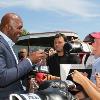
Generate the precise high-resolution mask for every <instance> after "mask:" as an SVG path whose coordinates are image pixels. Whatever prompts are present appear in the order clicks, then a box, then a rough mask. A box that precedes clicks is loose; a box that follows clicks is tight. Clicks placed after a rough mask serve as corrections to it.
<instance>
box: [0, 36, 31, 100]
mask: <svg viewBox="0 0 100 100" xmlns="http://www.w3.org/2000/svg"><path fill="white" fill-rule="evenodd" d="M31 70H32V65H31V64H30V62H29V61H28V59H24V60H23V61H21V62H20V63H19V64H17V63H16V60H15V57H14V55H13V53H12V51H11V49H10V47H9V45H8V43H7V42H6V41H5V40H4V38H3V37H2V36H0V100H5V98H8V96H9V94H11V93H14V92H18V91H23V89H22V85H21V83H20V78H21V77H22V76H23V75H25V74H27V73H28V72H30V71H31Z"/></svg>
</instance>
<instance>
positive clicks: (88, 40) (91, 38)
mask: <svg viewBox="0 0 100 100" xmlns="http://www.w3.org/2000/svg"><path fill="white" fill-rule="evenodd" d="M92 41H94V37H92V36H91V34H88V35H87V36H86V37H85V38H84V40H83V42H88V43H91V42H92Z"/></svg>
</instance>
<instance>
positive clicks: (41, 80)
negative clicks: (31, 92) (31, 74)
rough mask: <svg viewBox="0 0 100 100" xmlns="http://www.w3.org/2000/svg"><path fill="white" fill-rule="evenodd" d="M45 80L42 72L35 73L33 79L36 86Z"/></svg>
mask: <svg viewBox="0 0 100 100" xmlns="http://www.w3.org/2000/svg"><path fill="white" fill-rule="evenodd" d="M45 78H46V74H45V73H42V72H38V73H36V76H35V79H36V81H37V83H38V84H41V83H42V82H43V80H44V79H45Z"/></svg>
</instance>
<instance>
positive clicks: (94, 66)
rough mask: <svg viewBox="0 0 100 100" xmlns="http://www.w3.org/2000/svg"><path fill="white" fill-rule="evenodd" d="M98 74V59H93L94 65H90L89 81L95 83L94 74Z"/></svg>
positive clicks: (99, 69) (99, 68)
mask: <svg viewBox="0 0 100 100" xmlns="http://www.w3.org/2000/svg"><path fill="white" fill-rule="evenodd" d="M96 73H100V57H99V58H97V59H95V61H94V63H93V64H92V74H91V81H92V82H93V83H96V80H95V74H96Z"/></svg>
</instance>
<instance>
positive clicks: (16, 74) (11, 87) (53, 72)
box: [0, 13, 100, 100]
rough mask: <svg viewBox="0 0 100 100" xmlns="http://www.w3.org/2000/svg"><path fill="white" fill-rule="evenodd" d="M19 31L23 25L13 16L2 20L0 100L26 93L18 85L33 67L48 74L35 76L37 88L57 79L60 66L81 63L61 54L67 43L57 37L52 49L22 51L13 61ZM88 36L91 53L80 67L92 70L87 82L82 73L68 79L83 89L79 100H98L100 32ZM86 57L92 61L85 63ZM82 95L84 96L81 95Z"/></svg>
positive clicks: (60, 37) (75, 57)
mask: <svg viewBox="0 0 100 100" xmlns="http://www.w3.org/2000/svg"><path fill="white" fill-rule="evenodd" d="M22 30H23V21H22V19H21V18H20V16H18V15H17V14H15V13H7V14H5V15H4V16H3V17H2V19H1V23H0V100H8V98H9V95H10V94H11V93H15V92H20V93H26V92H27V91H26V90H27V89H24V88H23V85H22V83H23V82H22V81H23V80H24V81H25V78H26V77H25V76H27V75H28V73H29V72H31V71H32V70H34V68H35V67H40V66H43V64H45V66H48V67H49V74H45V73H43V72H38V73H37V74H36V76H35V78H36V81H38V82H39V84H40V83H41V82H43V81H46V80H48V79H51V80H55V79H57V80H58V79H60V64H81V63H82V62H81V59H80V57H79V55H77V54H71V53H69V52H68V53H66V52H65V51H64V45H65V43H66V42H67V41H68V40H67V37H66V36H65V35H64V34H61V33H59V34H56V35H55V36H54V41H53V44H54V45H53V47H52V48H51V47H50V48H46V49H45V50H38V51H36V52H29V53H28V52H27V50H26V49H25V48H22V49H21V50H20V51H19V52H18V59H17V57H16V55H15V53H14V50H13V48H12V46H13V45H14V44H15V43H16V42H17V40H18V38H19V36H21V34H22ZM89 35H90V36H91V37H92V41H89V43H90V45H91V46H92V53H91V54H89V55H88V58H86V59H88V60H85V58H84V60H85V63H84V64H86V66H88V67H89V66H90V65H91V66H92V75H91V79H90V80H89V79H88V77H87V76H86V75H85V74H84V73H81V72H79V71H77V70H74V72H73V74H72V75H71V78H72V79H73V81H75V82H76V83H78V84H80V85H81V86H82V87H83V89H84V91H82V95H81V97H83V98H81V99H84V98H85V96H87V97H88V98H89V99H92V100H100V67H99V65H100V46H99V45H100V32H93V33H91V34H89ZM90 55H92V57H93V59H92V60H89V59H90ZM89 61H90V62H89ZM83 62H84V61H83ZM88 62H89V64H88ZM66 68H67V67H66ZM25 82H26V81H25ZM84 92H85V93H86V94H87V95H84ZM78 95H79V94H78ZM83 95H84V96H83ZM76 96H77V95H76ZM84 100H85V99H84Z"/></svg>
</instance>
